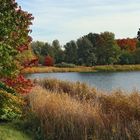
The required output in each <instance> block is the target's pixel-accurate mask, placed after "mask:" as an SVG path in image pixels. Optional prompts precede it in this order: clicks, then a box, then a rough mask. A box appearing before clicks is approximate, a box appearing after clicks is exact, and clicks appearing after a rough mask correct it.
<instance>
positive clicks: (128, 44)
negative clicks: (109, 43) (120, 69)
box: [116, 38, 137, 51]
mask: <svg viewBox="0 0 140 140" xmlns="http://www.w3.org/2000/svg"><path fill="white" fill-rule="evenodd" d="M116 41H117V44H118V45H119V46H120V48H121V49H126V50H129V51H135V50H136V44H137V39H135V38H133V39H130V38H127V39H118V40H116Z"/></svg>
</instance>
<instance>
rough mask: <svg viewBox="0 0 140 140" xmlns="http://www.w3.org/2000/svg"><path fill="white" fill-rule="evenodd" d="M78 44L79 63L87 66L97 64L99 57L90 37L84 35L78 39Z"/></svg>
mask: <svg viewBox="0 0 140 140" xmlns="http://www.w3.org/2000/svg"><path fill="white" fill-rule="evenodd" d="M77 45H78V50H77V53H78V64H80V65H86V66H93V65H95V64H96V61H97V58H96V54H95V52H94V48H93V45H92V43H91V41H89V40H88V38H86V37H83V38H80V39H78V40H77Z"/></svg>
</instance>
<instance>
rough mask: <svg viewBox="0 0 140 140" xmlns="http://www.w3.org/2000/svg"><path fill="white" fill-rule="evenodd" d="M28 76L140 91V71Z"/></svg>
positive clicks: (108, 88)
mask: <svg viewBox="0 0 140 140" xmlns="http://www.w3.org/2000/svg"><path fill="white" fill-rule="evenodd" d="M27 77H28V78H31V79H32V78H57V79H60V80H67V81H72V82H73V81H74V82H76V81H80V82H85V83H87V84H88V85H90V86H92V87H95V88H97V89H100V90H109V91H111V90H114V89H118V88H119V89H122V90H127V91H132V90H135V89H136V90H139V91H140V72H97V73H77V72H74V73H36V74H29V75H27Z"/></svg>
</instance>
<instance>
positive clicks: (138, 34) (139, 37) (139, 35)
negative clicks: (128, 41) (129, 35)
mask: <svg viewBox="0 0 140 140" xmlns="http://www.w3.org/2000/svg"><path fill="white" fill-rule="evenodd" d="M137 39H138V40H139V41H140V28H139V31H138V33H137Z"/></svg>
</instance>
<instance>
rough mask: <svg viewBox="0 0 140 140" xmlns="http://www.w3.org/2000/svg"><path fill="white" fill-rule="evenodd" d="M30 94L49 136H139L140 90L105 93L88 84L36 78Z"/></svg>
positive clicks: (79, 139) (55, 139)
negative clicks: (37, 79)
mask: <svg viewBox="0 0 140 140" xmlns="http://www.w3.org/2000/svg"><path fill="white" fill-rule="evenodd" d="M35 83H36V87H35V88H34V89H33V90H32V93H31V94H30V96H29V101H30V106H31V109H32V111H33V112H34V113H35V114H36V115H37V117H38V119H39V120H40V121H41V126H42V131H43V132H44V135H45V140H139V139H140V94H139V92H137V91H133V92H132V93H131V94H128V93H126V92H123V91H120V90H117V91H112V92H111V93H105V92H103V91H98V90H95V89H93V88H90V87H88V86H87V85H86V84H81V83H79V82H77V83H70V82H65V81H60V80H56V79H45V80H39V81H35Z"/></svg>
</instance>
